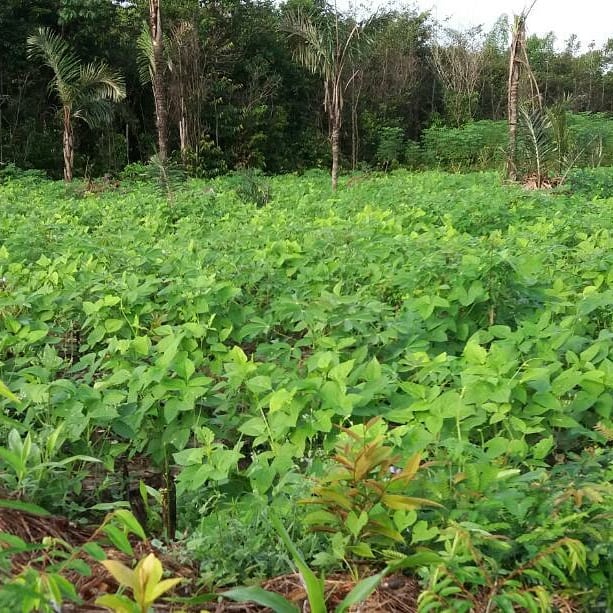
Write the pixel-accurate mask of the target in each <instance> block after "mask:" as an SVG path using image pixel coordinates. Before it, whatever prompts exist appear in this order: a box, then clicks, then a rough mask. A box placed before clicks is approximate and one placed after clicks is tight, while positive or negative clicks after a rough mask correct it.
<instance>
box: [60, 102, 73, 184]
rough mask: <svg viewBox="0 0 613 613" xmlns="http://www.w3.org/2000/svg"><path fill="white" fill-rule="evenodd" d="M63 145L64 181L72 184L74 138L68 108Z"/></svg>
mask: <svg viewBox="0 0 613 613" xmlns="http://www.w3.org/2000/svg"><path fill="white" fill-rule="evenodd" d="M62 143H63V150H64V181H66V182H68V183H70V181H72V169H73V166H74V136H73V132H72V117H71V115H70V108H68V107H66V106H65V107H64V136H63V139H62Z"/></svg>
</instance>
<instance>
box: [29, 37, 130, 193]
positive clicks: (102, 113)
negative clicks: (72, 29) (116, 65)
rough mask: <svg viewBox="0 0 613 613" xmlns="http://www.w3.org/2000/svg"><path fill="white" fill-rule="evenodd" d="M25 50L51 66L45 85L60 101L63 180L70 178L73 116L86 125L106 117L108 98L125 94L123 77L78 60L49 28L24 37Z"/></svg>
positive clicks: (97, 64) (117, 98)
mask: <svg viewBox="0 0 613 613" xmlns="http://www.w3.org/2000/svg"><path fill="white" fill-rule="evenodd" d="M28 54H29V57H30V58H40V59H41V60H42V61H43V63H44V64H45V65H46V66H49V68H51V70H53V78H52V80H51V82H50V83H49V89H50V90H51V91H53V92H55V93H56V95H57V97H58V98H59V100H60V103H61V105H62V119H63V125H64V135H63V151H64V180H65V181H72V173H73V165H74V133H73V120H75V119H81V120H82V121H84V122H85V123H87V124H88V125H90V126H95V125H99V124H100V123H102V122H103V121H105V120H108V119H109V117H110V110H111V107H110V102H118V101H120V100H122V99H123V98H125V96H126V89H125V85H124V81H123V78H122V77H121V75H120V74H119V73H118V72H116V71H114V70H112V69H111V68H110V67H109V66H108V65H107V64H106V63H104V62H90V63H89V64H82V63H81V62H80V61H79V58H78V57H77V56H76V55H75V54H74V52H73V51H72V49H71V48H70V46H69V45H68V43H67V42H66V41H65V40H63V39H62V38H61V37H60V36H58V35H57V34H55V33H54V32H53V31H51V30H50V29H49V28H39V29H38V31H37V32H36V34H33V35H32V36H30V37H29V38H28Z"/></svg>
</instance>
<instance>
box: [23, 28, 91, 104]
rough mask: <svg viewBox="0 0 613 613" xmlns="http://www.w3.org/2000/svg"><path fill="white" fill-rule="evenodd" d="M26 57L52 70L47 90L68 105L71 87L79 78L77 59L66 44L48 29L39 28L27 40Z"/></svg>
mask: <svg viewBox="0 0 613 613" xmlns="http://www.w3.org/2000/svg"><path fill="white" fill-rule="evenodd" d="M27 47H28V57H30V58H32V59H34V58H38V59H41V60H42V61H43V62H44V64H45V65H46V66H49V68H51V70H53V73H54V78H53V79H52V80H51V82H50V83H49V89H50V90H51V91H53V90H55V91H56V92H57V94H58V96H59V97H60V98H61V99H62V103H63V104H66V103H68V104H70V102H71V101H70V95H71V93H72V92H73V89H72V86H73V85H74V83H75V82H76V81H77V79H78V78H79V73H80V65H79V58H78V57H77V56H76V55H75V54H74V53H73V51H72V50H71V49H70V46H69V45H68V43H67V42H66V41H65V40H64V39H62V38H61V37H60V36H58V35H57V34H55V32H53V31H52V30H51V29H50V28H39V29H38V30H37V31H36V33H35V34H32V35H31V36H29V37H28V40H27Z"/></svg>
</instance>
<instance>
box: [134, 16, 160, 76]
mask: <svg viewBox="0 0 613 613" xmlns="http://www.w3.org/2000/svg"><path fill="white" fill-rule="evenodd" d="M136 46H137V47H138V50H139V53H138V55H137V57H136V63H137V65H138V76H139V77H140V82H141V84H142V85H146V84H147V83H150V82H151V80H152V79H153V74H154V72H155V61H154V59H153V41H152V40H151V34H150V33H149V29H148V28H147V26H146V25H145V26H143V29H142V31H141V33H140V35H139V37H138V38H137V40H136Z"/></svg>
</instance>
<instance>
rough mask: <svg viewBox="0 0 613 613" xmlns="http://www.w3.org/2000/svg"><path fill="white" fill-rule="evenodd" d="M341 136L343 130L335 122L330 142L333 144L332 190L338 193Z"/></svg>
mask: <svg viewBox="0 0 613 613" xmlns="http://www.w3.org/2000/svg"><path fill="white" fill-rule="evenodd" d="M340 134H341V128H340V126H339V125H338V122H335V123H334V125H333V126H332V134H331V135H330V140H331V143H332V190H333V191H336V186H337V185H338V159H339V154H340V145H339V141H340Z"/></svg>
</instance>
